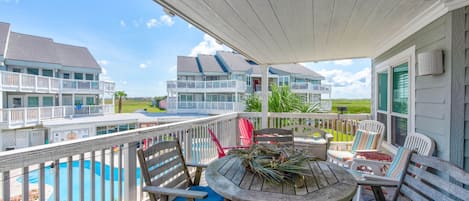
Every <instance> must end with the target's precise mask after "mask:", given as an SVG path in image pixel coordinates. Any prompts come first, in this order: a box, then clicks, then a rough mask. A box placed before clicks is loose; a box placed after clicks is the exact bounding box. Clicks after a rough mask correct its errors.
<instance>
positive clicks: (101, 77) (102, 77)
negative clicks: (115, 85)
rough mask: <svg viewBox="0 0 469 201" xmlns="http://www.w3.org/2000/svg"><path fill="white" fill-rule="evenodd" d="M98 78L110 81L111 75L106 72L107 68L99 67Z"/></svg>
mask: <svg viewBox="0 0 469 201" xmlns="http://www.w3.org/2000/svg"><path fill="white" fill-rule="evenodd" d="M99 80H106V81H112V79H111V77H110V76H109V75H108V74H107V69H106V68H104V67H101V74H99Z"/></svg>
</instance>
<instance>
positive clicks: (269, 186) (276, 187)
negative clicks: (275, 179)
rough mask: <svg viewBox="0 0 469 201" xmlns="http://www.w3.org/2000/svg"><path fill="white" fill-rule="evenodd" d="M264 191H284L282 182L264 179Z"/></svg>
mask: <svg viewBox="0 0 469 201" xmlns="http://www.w3.org/2000/svg"><path fill="white" fill-rule="evenodd" d="M262 191H264V192H271V193H282V184H276V183H272V182H269V181H267V180H265V179H264V184H263V185H262Z"/></svg>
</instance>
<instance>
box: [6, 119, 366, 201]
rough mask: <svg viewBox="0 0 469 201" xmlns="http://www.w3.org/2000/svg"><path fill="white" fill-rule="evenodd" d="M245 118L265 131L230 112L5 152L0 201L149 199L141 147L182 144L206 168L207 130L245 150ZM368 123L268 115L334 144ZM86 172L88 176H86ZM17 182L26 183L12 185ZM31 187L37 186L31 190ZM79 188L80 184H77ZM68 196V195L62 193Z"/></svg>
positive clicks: (210, 146) (209, 152)
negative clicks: (19, 199)
mask: <svg viewBox="0 0 469 201" xmlns="http://www.w3.org/2000/svg"><path fill="white" fill-rule="evenodd" d="M241 117H243V118H248V119H250V121H251V122H252V123H253V124H254V127H255V128H256V129H258V128H260V127H259V126H260V125H261V124H260V120H261V113H229V114H223V115H217V116H212V117H206V118H200V119H196V120H189V121H183V122H178V123H171V124H165V125H159V126H154V127H148V128H140V129H136V130H131V131H124V132H119V133H114V134H108V135H101V136H94V137H89V138H84V139H78V140H72V141H65V142H59V143H54V144H48V145H40V146H35V147H29V148H24V149H17V150H12V151H5V152H0V172H1V173H2V179H1V181H0V184H2V185H1V188H2V189H1V190H0V192H1V198H0V199H2V200H10V199H11V198H12V197H13V196H16V195H17V194H18V193H21V194H22V196H23V200H29V195H30V194H29V192H30V191H31V190H37V192H38V193H39V198H38V200H48V199H49V197H46V189H48V190H47V191H49V192H50V191H51V192H52V195H51V196H53V198H55V200H72V199H73V198H74V197H79V198H80V199H79V200H94V199H91V198H94V197H95V196H96V195H98V191H99V190H101V191H104V190H106V191H107V192H106V193H103V192H101V193H100V197H99V198H98V199H99V200H136V201H138V200H146V198H145V197H146V196H147V195H146V194H144V193H143V192H142V191H141V189H142V188H141V187H142V186H143V179H142V177H140V180H137V175H138V171H139V168H138V165H137V153H136V150H137V149H138V147H140V148H144V149H145V148H146V147H148V146H149V145H151V144H153V143H156V142H159V141H164V140H174V139H178V140H179V141H180V143H181V146H182V148H183V149H182V150H183V155H184V157H185V158H186V161H188V162H192V163H199V164H207V163H209V162H210V161H212V160H213V159H216V158H217V151H216V148H215V145H214V143H213V141H212V140H211V138H210V135H209V134H208V132H207V128H211V129H212V130H213V131H214V132H215V134H216V135H217V138H218V139H219V141H220V143H221V145H222V146H237V145H240V138H239V133H238V126H237V123H238V119H239V118H241ZM369 118H370V115H367V114H365V115H338V114H321V113H269V116H268V125H269V127H271V128H275V127H277V128H281V127H284V126H290V125H308V126H313V127H317V128H320V129H324V130H325V131H326V132H328V133H331V134H333V135H334V140H335V141H351V140H352V139H353V136H354V133H355V130H356V129H357V125H358V122H359V121H360V120H363V119H369ZM337 143H339V142H337ZM348 144H351V143H350V142H348ZM51 163H54V164H55V168H54V169H50V165H51ZM98 163H100V164H101V165H98ZM75 164H76V165H75ZM85 164H87V165H85ZM103 164H106V165H103ZM85 168H86V169H88V170H89V171H85ZM64 169H65V170H64ZM52 170H54V171H53V172H52ZM58 171H66V172H67V174H66V176H64V174H59V172H58ZM51 172H52V173H51ZM89 172H91V174H89ZM95 173H96V174H95ZM29 175H36V177H31V178H32V180H31V179H28V178H29ZM37 175H38V176H37ZM96 175H109V179H108V178H105V177H104V176H101V177H100V179H99V180H98V179H97V178H96ZM47 176H51V177H53V180H54V182H56V184H64V185H48V184H46V182H45V181H46V178H47ZM25 178H26V179H25ZM124 178H125V181H124ZM170 180H171V178H170ZM17 181H22V182H20V184H19V185H16V184H15V185H12V184H13V183H15V182H17ZM109 181H115V182H109ZM30 182H34V183H35V185H30ZM76 183H78V185H74V184H76ZM85 183H86V184H89V185H85ZM109 185H111V186H110V188H108V187H109ZM64 186H65V189H63V188H64ZM85 188H86V189H85ZM63 192H66V193H65V194H62V193H63ZM85 192H86V193H85ZM15 193H16V194H15ZM76 194H78V196H77V195H76ZM49 195H50V194H48V195H47V196H49Z"/></svg>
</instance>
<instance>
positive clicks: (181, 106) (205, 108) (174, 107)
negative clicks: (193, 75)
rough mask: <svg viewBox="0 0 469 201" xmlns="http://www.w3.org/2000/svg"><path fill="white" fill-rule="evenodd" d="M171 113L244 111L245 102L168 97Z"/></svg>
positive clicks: (168, 106) (168, 108) (168, 107)
mask: <svg viewBox="0 0 469 201" xmlns="http://www.w3.org/2000/svg"><path fill="white" fill-rule="evenodd" d="M167 104H168V105H167V111H168V112H169V113H202V114H223V113H227V112H241V111H244V108H245V106H244V102H208V101H177V100H176V99H175V98H174V99H167Z"/></svg>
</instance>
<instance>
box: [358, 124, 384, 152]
mask: <svg viewBox="0 0 469 201" xmlns="http://www.w3.org/2000/svg"><path fill="white" fill-rule="evenodd" d="M381 136H382V135H381V134H380V133H377V132H374V131H367V130H361V129H359V130H357V132H356V133H355V137H354V138H353V143H352V150H351V151H352V153H355V151H356V150H375V149H378V144H379V143H380V141H381Z"/></svg>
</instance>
